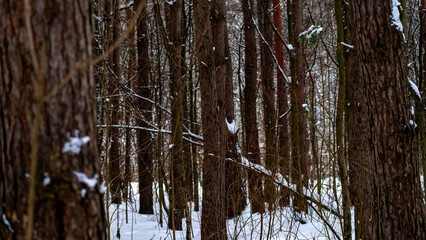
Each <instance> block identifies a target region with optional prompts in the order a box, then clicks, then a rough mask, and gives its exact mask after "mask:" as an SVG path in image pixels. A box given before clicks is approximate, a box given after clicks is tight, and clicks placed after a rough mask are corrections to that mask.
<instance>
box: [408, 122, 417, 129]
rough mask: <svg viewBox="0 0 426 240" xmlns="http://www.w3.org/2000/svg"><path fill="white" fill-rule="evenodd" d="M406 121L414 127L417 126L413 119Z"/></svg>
mask: <svg viewBox="0 0 426 240" xmlns="http://www.w3.org/2000/svg"><path fill="white" fill-rule="evenodd" d="M408 123H409V124H410V125H411V126H414V127H415V128H416V127H417V124H416V122H414V121H413V120H410V121H408Z"/></svg>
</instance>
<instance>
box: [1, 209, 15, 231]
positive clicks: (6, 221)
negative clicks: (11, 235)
mask: <svg viewBox="0 0 426 240" xmlns="http://www.w3.org/2000/svg"><path fill="white" fill-rule="evenodd" d="M2 218H3V222H4V224H5V225H6V226H7V228H8V229H9V231H10V232H15V231H13V229H12V226H11V225H10V222H9V221H8V220H7V217H6V214H4V213H3V215H2Z"/></svg>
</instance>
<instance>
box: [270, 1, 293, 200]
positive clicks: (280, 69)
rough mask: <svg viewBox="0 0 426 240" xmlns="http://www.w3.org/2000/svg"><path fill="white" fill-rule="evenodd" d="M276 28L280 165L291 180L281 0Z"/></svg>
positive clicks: (276, 10)
mask: <svg viewBox="0 0 426 240" xmlns="http://www.w3.org/2000/svg"><path fill="white" fill-rule="evenodd" d="M273 7H274V26H275V28H276V29H277V31H276V32H275V33H274V40H275V45H274V50H275V56H276V58H277V61H278V65H277V90H278V92H277V97H278V163H279V165H280V172H281V175H282V176H284V177H285V178H287V179H288V178H289V167H290V144H289V134H288V112H287V111H289V109H288V102H287V101H288V100H287V94H288V93H287V87H288V86H287V83H286V81H285V78H284V75H283V73H284V69H285V65H284V56H283V42H282V41H281V36H280V34H282V32H283V25H282V20H281V6H280V0H274V5H273ZM281 191H282V192H281V200H280V205H281V206H287V205H289V204H290V196H289V193H288V191H285V190H284V189H282V190H281Z"/></svg>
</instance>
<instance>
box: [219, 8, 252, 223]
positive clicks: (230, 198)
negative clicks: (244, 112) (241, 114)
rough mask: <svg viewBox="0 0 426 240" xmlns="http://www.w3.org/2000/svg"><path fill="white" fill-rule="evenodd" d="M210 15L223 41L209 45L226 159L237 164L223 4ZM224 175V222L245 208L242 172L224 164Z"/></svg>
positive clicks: (220, 39) (230, 71)
mask: <svg viewBox="0 0 426 240" xmlns="http://www.w3.org/2000/svg"><path fill="white" fill-rule="evenodd" d="M211 15H212V16H211V19H212V33H213V35H214V36H223V38H220V37H217V38H213V45H214V49H215V50H214V54H215V64H216V77H217V78H218V82H217V84H218V86H219V88H218V99H219V102H222V104H221V105H220V106H221V107H222V109H221V111H225V118H226V119H224V121H227V125H228V130H226V134H227V137H226V140H227V141H226V158H227V159H232V161H239V160H238V159H239V157H238V153H237V148H236V144H237V129H236V125H235V121H234V99H233V96H234V93H233V78H232V77H233V76H232V75H233V74H232V59H231V57H232V56H231V53H230V50H229V42H228V29H227V26H226V6H225V2H224V1H215V4H214V6H213V8H212V12H211ZM219 76H220V77H219ZM219 81H221V82H219ZM225 172H226V173H225V176H226V186H225V196H226V213H227V215H226V216H227V218H234V217H236V216H238V215H239V214H241V213H242V211H243V210H244V208H245V206H246V200H245V194H244V184H243V180H242V178H243V175H242V169H241V167H240V166H239V165H238V164H236V163H235V162H231V161H226V163H225Z"/></svg>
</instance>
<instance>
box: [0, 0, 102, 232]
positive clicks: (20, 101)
mask: <svg viewBox="0 0 426 240" xmlns="http://www.w3.org/2000/svg"><path fill="white" fill-rule="evenodd" d="M76 4H77V5H78V6H79V7H78V8H76V7H75V5H76ZM0 12H2V14H0V29H1V31H0V40H1V41H0V42H1V44H0V59H1V60H0V79H1V80H0V85H1V86H2V87H1V88H0V136H2V137H1V138H0V147H1V149H2V150H1V154H0V162H1V166H2V167H1V168H0V206H1V207H0V215H2V219H3V220H2V224H0V239H106V228H105V213H104V201H103V199H102V195H101V192H103V189H101V187H100V179H101V177H100V169H99V168H100V166H99V154H98V149H97V141H96V139H97V133H96V132H97V129H96V116H95V113H96V102H95V94H96V90H95V87H96V85H95V84H96V83H95V80H94V78H93V68H92V65H91V63H90V62H89V61H90V60H91V58H92V53H91V48H92V34H91V29H90V19H91V15H90V14H89V12H90V11H89V3H88V2H87V1H59V2H51V1H41V0H40V1H37V3H34V4H29V3H28V2H26V1H16V0H14V1H2V4H1V5H0ZM70 22H71V23H72V24H73V27H69V23H70ZM60 84H63V85H60ZM87 178H89V179H90V180H91V181H90V182H88V181H84V180H83V179H87ZM92 183H93V185H92Z"/></svg>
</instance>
